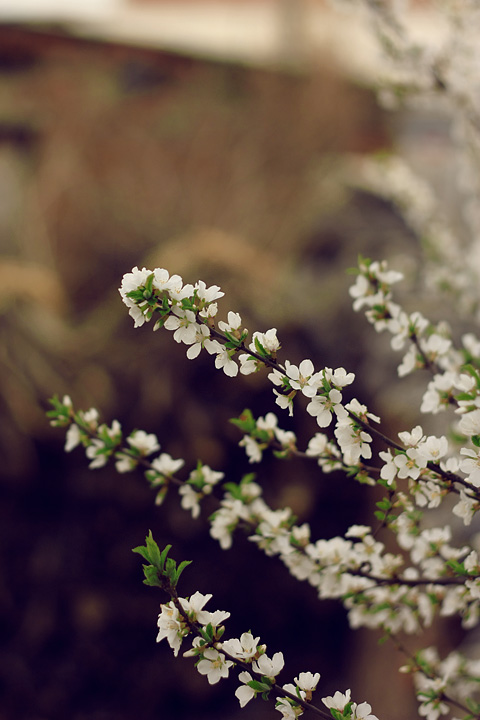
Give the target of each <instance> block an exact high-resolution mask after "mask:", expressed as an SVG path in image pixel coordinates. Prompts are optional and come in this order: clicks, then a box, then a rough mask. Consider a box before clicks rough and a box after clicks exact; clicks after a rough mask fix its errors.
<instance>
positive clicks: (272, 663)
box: [252, 652, 285, 680]
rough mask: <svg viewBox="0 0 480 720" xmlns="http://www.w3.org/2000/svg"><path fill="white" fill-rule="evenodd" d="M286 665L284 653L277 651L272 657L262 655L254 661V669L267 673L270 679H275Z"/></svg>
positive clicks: (262, 673) (261, 673)
mask: <svg viewBox="0 0 480 720" xmlns="http://www.w3.org/2000/svg"><path fill="white" fill-rule="evenodd" d="M284 665H285V660H284V659H283V653H281V652H276V653H275V655H274V656H273V657H272V658H269V657H268V656H267V655H265V654H264V655H260V657H259V658H258V659H257V660H255V661H254V662H253V666H252V667H253V669H254V671H255V672H256V673H259V675H265V677H268V678H269V679H271V680H273V679H274V678H275V677H276V676H277V675H278V673H279V672H280V671H281V670H282V668H283V666H284Z"/></svg>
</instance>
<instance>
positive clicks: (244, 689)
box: [235, 670, 256, 707]
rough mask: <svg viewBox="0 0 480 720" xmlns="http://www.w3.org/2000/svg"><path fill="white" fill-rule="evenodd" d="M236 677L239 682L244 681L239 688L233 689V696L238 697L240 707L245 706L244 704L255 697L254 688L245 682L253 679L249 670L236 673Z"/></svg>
mask: <svg viewBox="0 0 480 720" xmlns="http://www.w3.org/2000/svg"><path fill="white" fill-rule="evenodd" d="M238 679H239V680H240V682H241V683H245V684H244V685H240V687H239V688H237V689H236V690H235V696H236V697H237V698H238V701H239V702H240V707H245V705H246V704H247V703H248V702H250V700H252V699H253V698H254V697H255V694H256V693H255V690H254V689H253V688H251V687H250V686H249V685H247V683H249V682H252V681H253V677H252V676H251V675H250V673H249V672H246V671H245V670H243V671H242V672H241V673H239V675H238Z"/></svg>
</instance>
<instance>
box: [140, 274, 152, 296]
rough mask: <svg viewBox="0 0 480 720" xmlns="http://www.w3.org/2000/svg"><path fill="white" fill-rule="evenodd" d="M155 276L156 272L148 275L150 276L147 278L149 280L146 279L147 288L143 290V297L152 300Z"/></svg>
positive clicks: (145, 286)
mask: <svg viewBox="0 0 480 720" xmlns="http://www.w3.org/2000/svg"><path fill="white" fill-rule="evenodd" d="M154 277H155V274H154V273H151V274H150V275H149V276H148V278H147V280H146V282H145V285H144V288H145V289H144V291H143V297H144V298H145V300H150V298H151V297H152V293H153V278H154Z"/></svg>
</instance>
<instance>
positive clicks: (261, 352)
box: [254, 337, 268, 357]
mask: <svg viewBox="0 0 480 720" xmlns="http://www.w3.org/2000/svg"><path fill="white" fill-rule="evenodd" d="M254 343H255V350H256V351H257V353H258V354H259V355H260V356H261V357H268V352H267V351H266V350H265V348H264V347H263V345H262V343H261V342H260V340H259V339H258V338H257V337H256V338H254Z"/></svg>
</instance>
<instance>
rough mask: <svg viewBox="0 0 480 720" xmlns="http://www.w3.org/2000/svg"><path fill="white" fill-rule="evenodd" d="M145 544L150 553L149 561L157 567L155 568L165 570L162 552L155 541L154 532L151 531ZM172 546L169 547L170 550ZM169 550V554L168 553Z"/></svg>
mask: <svg viewBox="0 0 480 720" xmlns="http://www.w3.org/2000/svg"><path fill="white" fill-rule="evenodd" d="M145 544H146V548H147V552H148V560H150V562H151V563H152V565H155V567H158V568H159V569H160V570H163V563H162V562H161V555H160V550H159V547H158V545H157V543H156V542H155V540H154V539H153V536H152V531H151V530H149V533H148V536H147V537H146V539H145ZM171 547H172V546H171V545H167V548H168V550H169V549H170V548H171ZM168 550H167V552H168Z"/></svg>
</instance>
